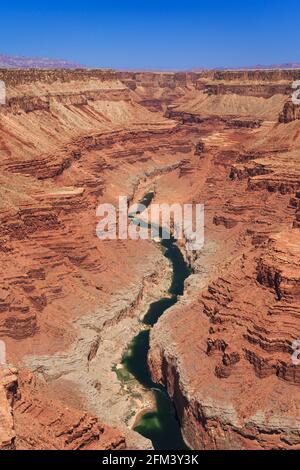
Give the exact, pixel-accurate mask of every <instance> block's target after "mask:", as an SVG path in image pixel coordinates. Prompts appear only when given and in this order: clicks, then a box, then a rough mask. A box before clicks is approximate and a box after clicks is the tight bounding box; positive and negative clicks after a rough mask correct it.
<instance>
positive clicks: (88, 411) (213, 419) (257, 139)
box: [0, 68, 300, 450]
mask: <svg viewBox="0 0 300 470" xmlns="http://www.w3.org/2000/svg"><path fill="white" fill-rule="evenodd" d="M299 79H300V70H299V69H297V68H295V69H270V70H218V71H201V72H174V73H171V72H170V73H163V72H120V71H114V70H97V69H81V68H80V69H75V70H68V69H49V70H42V69H14V70H10V69H0V80H2V81H3V82H4V83H5V85H6V95H7V96H6V104H5V105H2V106H0V196H1V198H0V222H1V224H0V277H1V284H0V339H1V340H3V341H4V342H5V344H6V350H7V364H3V365H0V403H1V408H0V449H16V450H19V449H63V450H68V449H74V450H75V449H86V450H92V449H151V448H152V446H153V443H151V441H150V440H149V439H147V438H146V437H145V436H142V435H140V434H139V433H138V432H137V431H136V430H135V429H138V426H137V425H138V422H139V420H140V418H141V416H143V414H145V413H146V412H147V411H149V410H153V409H155V406H156V403H155V397H154V393H153V391H152V390H151V389H149V388H146V387H144V386H143V384H142V383H140V382H139V381H138V380H137V379H136V378H135V377H134V376H133V375H132V374H130V372H129V373H128V371H126V370H125V369H124V366H123V363H122V359H123V358H124V354H125V352H126V350H127V349H128V347H129V345H130V343H131V341H132V340H133V339H134V338H135V337H136V336H137V335H138V334H139V333H141V332H143V331H146V326H145V324H144V323H143V319H144V317H145V314H146V313H147V311H148V308H149V305H151V304H152V303H153V302H156V301H158V300H159V299H161V298H164V297H166V296H168V290H169V288H170V284H171V282H172V274H173V273H172V266H171V263H170V261H169V260H168V259H167V258H166V257H165V256H163V252H162V250H161V249H160V247H159V245H158V244H157V243H155V242H153V241H150V240H142V239H140V240H99V239H98V238H97V236H96V226H97V221H98V220H97V217H96V209H97V207H98V205H99V204H100V203H111V204H114V205H115V206H117V204H118V198H119V196H120V195H124V196H127V197H128V200H129V201H130V202H138V201H141V200H142V199H143V197H144V196H145V194H147V193H149V192H150V191H151V192H153V194H154V199H153V200H154V201H155V202H157V203H170V204H172V203H174V202H178V203H181V204H184V203H202V204H204V205H205V245H204V248H203V249H202V250H200V251H187V250H186V248H185V243H184V240H178V241H177V247H178V248H179V249H180V250H181V253H182V255H183V256H184V259H185V261H186V263H187V265H188V266H189V267H190V269H191V271H192V272H191V274H190V275H189V276H188V277H187V278H186V280H185V285H184V292H183V295H179V296H178V299H177V302H176V303H175V304H174V305H172V306H170V307H169V308H168V309H166V310H165V311H164V312H163V314H162V315H161V317H160V318H159V319H158V321H157V323H156V324H155V325H154V326H153V327H152V328H151V331H150V332H149V338H150V339H149V354H148V367H149V374H150V376H151V380H152V381H153V382H154V383H157V384H160V385H161V386H162V387H164V390H166V391H167V393H168V396H169V397H170V398H171V400H172V403H173V404H174V407H175V409H176V413H177V418H178V420H179V423H180V426H181V431H182V436H183V439H184V440H185V442H186V444H187V445H188V446H189V447H190V448H192V449H298V448H300V427H299V417H300V393H299V384H300V366H299V365H297V364H295V363H294V362H293V361H292V354H293V352H294V349H293V342H294V340H298V339H299V338H300V322H299V315H300V243H299V242H300V166H299V151H300V120H299V119H300V113H299V107H298V106H297V105H295V104H294V103H293V102H292V100H291V94H292V88H291V84H292V82H293V81H294V80H299Z"/></svg>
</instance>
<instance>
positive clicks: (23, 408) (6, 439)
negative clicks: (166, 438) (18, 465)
mask: <svg viewBox="0 0 300 470" xmlns="http://www.w3.org/2000/svg"><path fill="white" fill-rule="evenodd" d="M0 372H1V375H0V401H1V412H0V413H1V419H0V449H1V450H117V449H125V448H126V441H125V436H124V434H122V433H120V432H119V431H118V430H116V429H113V428H109V427H108V426H107V425H105V424H103V423H101V422H100V421H99V420H98V419H97V418H96V417H94V416H92V415H90V414H88V413H84V412H82V411H79V410H77V409H75V408H72V407H70V406H66V405H65V404H64V403H63V402H61V401H59V400H58V399H57V398H55V397H51V396H49V391H48V389H47V386H45V385H44V384H42V383H41V382H39V380H38V379H37V378H36V377H35V376H34V375H33V374H32V373H31V372H29V371H24V370H22V371H19V372H18V371H17V370H16V369H12V368H10V367H7V366H5V367H4V366H3V367H1V370H0Z"/></svg>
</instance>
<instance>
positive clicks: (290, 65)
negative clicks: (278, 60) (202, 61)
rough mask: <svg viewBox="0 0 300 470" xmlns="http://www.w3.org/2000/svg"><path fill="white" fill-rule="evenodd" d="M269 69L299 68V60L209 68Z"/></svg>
mask: <svg viewBox="0 0 300 470" xmlns="http://www.w3.org/2000/svg"><path fill="white" fill-rule="evenodd" d="M270 69H300V62H287V63H285V64H271V65H261V64H257V65H245V66H243V67H223V66H221V67H213V68H211V70H270ZM195 70H196V69H195ZM199 70H205V68H203V69H199ZM206 70H207V69H206Z"/></svg>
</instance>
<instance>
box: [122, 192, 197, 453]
mask: <svg viewBox="0 0 300 470" xmlns="http://www.w3.org/2000/svg"><path fill="white" fill-rule="evenodd" d="M153 197H154V193H153V192H150V193H147V194H146V195H145V196H144V198H143V199H142V201H140V204H143V205H145V206H146V207H148V206H149V205H150V204H151V202H152V199H153ZM160 245H161V249H162V250H163V253H164V256H165V257H167V258H168V259H169V260H170V262H171V265H172V268H173V275H172V283H171V286H170V288H169V292H168V294H169V295H168V297H164V298H161V299H160V300H158V301H156V302H154V303H152V304H150V305H149V308H148V311H147V313H146V315H145V317H144V319H143V323H144V324H145V325H147V326H148V328H147V329H145V330H143V331H141V332H140V333H139V334H138V335H137V336H136V337H135V338H134V339H133V341H132V342H131V343H130V345H129V346H128V348H127V350H126V351H125V353H124V355H123V358H122V366H123V368H124V369H125V370H126V371H127V372H128V373H130V374H132V375H133V376H134V377H135V378H136V380H138V381H139V383H140V384H141V385H142V386H143V387H144V388H146V389H151V390H152V392H153V393H154V396H155V400H156V409H155V410H154V411H151V412H146V413H144V414H143V415H142V416H141V417H140V419H139V421H138V423H137V424H136V426H135V428H134V429H135V431H137V432H139V433H140V434H141V435H143V436H144V437H146V438H148V439H150V440H151V441H152V444H153V447H154V448H155V449H157V450H182V449H183V450H184V449H187V446H186V444H185V443H184V440H183V438H182V434H181V429H180V423H179V420H178V418H177V413H176V409H175V406H174V404H173V401H172V399H171V398H170V397H169V395H168V394H167V391H166V389H165V388H164V387H163V386H161V385H159V384H156V383H154V382H153V381H152V379H151V376H150V373H149V369H148V363H147V355H148V351H149V336H150V330H151V327H153V325H155V323H156V322H157V321H158V319H159V318H160V317H161V315H163V313H164V312H165V311H166V310H167V309H168V308H170V307H171V306H172V305H174V304H175V303H176V302H177V301H178V297H179V296H181V295H182V294H183V291H184V281H185V279H186V278H187V277H188V276H189V275H190V274H191V272H192V271H191V269H190V268H189V266H188V264H187V263H186V262H185V260H184V257H183V255H182V253H181V251H180V250H179V248H178V247H177V245H176V240H175V239H174V238H173V237H172V236H170V238H169V239H162V240H161V241H160Z"/></svg>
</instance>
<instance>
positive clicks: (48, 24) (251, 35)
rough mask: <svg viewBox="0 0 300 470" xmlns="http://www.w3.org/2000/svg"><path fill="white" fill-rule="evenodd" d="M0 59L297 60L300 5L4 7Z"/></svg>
mask: <svg viewBox="0 0 300 470" xmlns="http://www.w3.org/2000/svg"><path fill="white" fill-rule="evenodd" d="M0 18H1V23H0V53H5V54H9V55H23V56H46V57H50V58H62V59H68V60H72V61H77V62H80V63H83V64H85V65H87V66H91V67H113V68H121V69H124V68H125V69H126V68H127V69H134V68H144V69H189V68H197V67H202V66H204V67H215V66H242V65H252V64H253V65H254V64H272V63H282V62H294V61H297V62H300V47H299V46H300V6H299V0H297V1H296V0H280V1H279V0H272V1H271V0H260V1H258V0H252V1H251V0H244V1H243V0H239V1H235V0H227V1H226V0H224V1H222V0H203V1H202V0H198V1H195V0H183V1H177V0H160V1H158V0H152V1H148V0H139V1H138V0H128V1H127V0H123V1H121V0H120V1H118V0H106V1H102V0H98V1H96V0H85V1H82V0H79V1H76V0H73V1H71V0H59V1H58V0H52V1H48V0H44V1H34V0H32V1H30V0H29V1H13V0H11V1H10V2H9V1H2V2H1V6H0Z"/></svg>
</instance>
